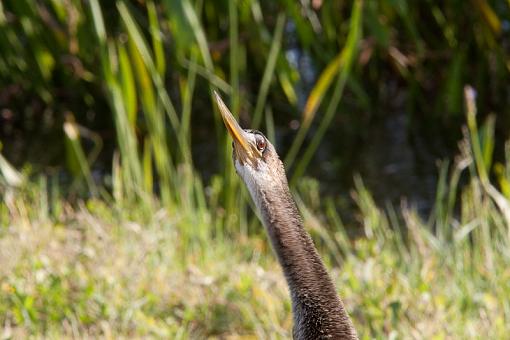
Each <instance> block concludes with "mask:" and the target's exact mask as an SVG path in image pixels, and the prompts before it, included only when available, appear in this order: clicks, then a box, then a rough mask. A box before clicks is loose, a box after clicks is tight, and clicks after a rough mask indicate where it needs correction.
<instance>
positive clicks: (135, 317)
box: [0, 97, 510, 339]
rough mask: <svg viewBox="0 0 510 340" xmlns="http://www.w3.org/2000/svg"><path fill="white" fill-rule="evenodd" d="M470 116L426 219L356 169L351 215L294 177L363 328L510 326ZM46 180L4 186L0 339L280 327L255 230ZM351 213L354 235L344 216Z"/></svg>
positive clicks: (489, 329) (219, 334) (278, 279)
mask: <svg viewBox="0 0 510 340" xmlns="http://www.w3.org/2000/svg"><path fill="white" fill-rule="evenodd" d="M468 98H469V97H468ZM471 104H472V103H471ZM470 114H474V112H471V113H470ZM471 128H476V131H478V128H477V127H476V126H471ZM484 128H485V127H484ZM484 128H480V130H483V129H484ZM488 128H493V125H491V124H489V125H488ZM470 131H471V132H470ZM473 131H474V130H469V129H466V138H465V139H464V141H463V143H462V144H461V150H460V154H459V156H458V157H457V158H456V161H455V162H453V163H452V164H451V165H448V164H444V165H443V167H442V168H441V169H442V172H441V176H440V181H439V185H438V190H437V199H436V203H435V206H434V211H433V213H432V214H431V215H430V216H429V217H428V218H427V219H424V218H423V217H420V216H419V215H418V214H417V212H416V211H415V210H414V209H413V207H412V206H408V205H406V203H405V201H403V203H402V206H401V207H398V208H395V209H384V210H383V209H381V208H379V207H377V206H376V204H375V203H374V201H373V199H372V197H371V195H370V193H369V191H368V190H367V189H366V188H365V187H364V185H363V182H362V180H361V179H360V178H357V179H356V180H355V183H356V187H355V190H354V191H353V192H352V198H353V200H354V202H355V203H356V206H357V208H356V211H357V216H358V218H357V223H356V225H347V226H345V225H344V223H343V222H342V218H341V217H340V216H339V214H338V211H337V210H336V208H335V204H334V203H332V201H331V200H326V201H321V200H320V199H318V197H319V196H320V194H319V192H318V186H317V184H316V182H314V181H313V180H306V181H301V184H300V185H299V186H298V187H297V191H296V192H295V197H296V200H297V202H298V206H299V209H300V210H301V212H302V214H303V216H304V220H305V225H306V228H307V229H308V230H309V231H310V233H311V234H312V236H313V237H314V239H315V242H316V244H317V245H318V247H319V249H320V252H321V253H322V255H323V257H324V258H325V260H326V263H327V265H328V267H329V268H330V271H331V273H332V276H333V278H334V281H335V283H336V286H337V287H338V291H339V294H340V295H341V296H342V297H343V299H344V301H345V303H346V306H347V308H348V309H349V312H350V314H351V315H352V318H353V320H354V323H355V325H356V328H357V329H358V331H359V333H360V336H361V337H362V338H417V339H420V338H478V337H480V336H481V335H483V336H484V337H488V338H491V339H497V338H500V339H503V338H505V337H506V335H507V334H508V324H509V322H510V314H509V313H510V300H509V299H508V296H509V294H510V285H509V282H510V272H509V271H508V269H507V268H509V266H510V252H509V250H508V249H510V247H509V244H510V238H509V235H510V233H509V224H508V221H507V219H506V216H505V215H506V214H507V213H508V212H507V211H505V210H504V209H506V208H505V206H504V205H502V203H501V201H500V200H504V201H505V202H508V200H507V198H506V197H505V198H502V196H503V194H502V193H500V192H499V191H497V190H496V191H495V192H494V191H493V190H495V189H491V186H489V185H490V184H487V183H484V182H483V180H481V177H480V176H479V175H478V171H479V170H480V169H481V168H480V167H483V166H488V165H489V164H488V163H483V159H484V158H480V159H478V158H477V156H476V153H473V152H472V150H474V149H476V148H477V147H476V146H475V145H476V144H477V145H483V144H484V143H486V140H484V139H483V137H481V136H482V135H485V136H490V133H489V134H476V135H474V134H472V132H473ZM489 132H490V131H489ZM484 150H490V148H484ZM486 152H489V151H486ZM479 155H480V156H483V155H484V153H483V152H482V153H481V154H479ZM485 156H486V158H485V159H487V158H490V155H487V154H486V153H485ZM479 162H482V163H479ZM507 166H508V165H507ZM460 178H463V180H464V181H465V184H464V185H462V186H459V179H460ZM53 185H57V186H58V184H55V183H53V184H52V183H47V181H46V180H45V179H44V178H41V180H40V181H37V182H28V183H26V184H25V185H23V186H21V187H18V188H15V187H12V186H9V187H7V189H6V190H5V192H4V202H3V203H2V205H1V206H0V221H1V223H2V225H3V226H4V228H2V230H1V237H0V263H1V266H0V282H1V294H0V315H2V319H1V322H2V336H3V337H4V338H25V337H27V336H44V337H58V338H61V337H97V336H101V337H108V338H109V337H113V338H117V337H146V336H150V337H171V338H182V339H187V338H207V337H216V338H240V337H246V336H255V337H258V338H282V339H283V338H289V337H290V336H291V334H290V331H291V313H290V302H289V297H288V292H287V288H286V284H285V282H284V279H283V276H282V275H281V272H280V269H279V267H278V265H277V263H276V261H275V259H274V256H273V254H272V252H271V249H270V247H269V246H268V242H267V240H266V239H265V237H264V235H263V233H256V234H253V235H250V237H246V235H244V234H242V233H233V234H229V235H224V236H223V237H221V238H219V237H216V236H215V232H216V231H217V230H215V229H213V228H211V221H212V219H213V216H212V215H211V214H212V213H213V210H211V206H210V204H205V206H204V208H203V209H198V210H192V209H189V210H188V209H169V208H167V207H166V205H165V204H164V203H163V201H162V200H156V199H155V198H147V199H148V200H149V202H146V204H145V205H144V207H145V208H144V209H141V208H140V206H139V205H137V204H135V205H132V204H133V203H132V201H131V200H118V201H117V200H105V199H102V198H90V199H88V200H84V201H80V202H79V203H78V204H76V205H70V204H69V203H67V202H66V201H65V200H63V199H62V198H61V197H59V194H58V189H57V190H55V189H52V186H53ZM182 185H186V184H184V183H183V184H182ZM492 188H493V187H492ZM398 215H400V216H401V218H399V217H398ZM356 226H358V227H359V228H361V229H362V234H363V236H357V237H353V236H352V235H350V234H349V233H348V232H347V231H346V230H353V228H356ZM257 227H258V228H261V227H260V226H259V225H257ZM358 234H359V233H358Z"/></svg>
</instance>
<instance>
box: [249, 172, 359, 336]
mask: <svg viewBox="0 0 510 340" xmlns="http://www.w3.org/2000/svg"><path fill="white" fill-rule="evenodd" d="M257 196H258V205H259V210H260V211H261V215H262V216H261V217H262V220H263V223H264V225H265V227H266V230H267V233H268V235H269V238H270V239H271V243H272V246H273V249H274V251H275V253H276V255H277V257H278V261H279V262H280V265H281V267H282V269H283V272H284V275H285V278H286V280H287V283H288V286H289V290H290V294H291V299H292V309H293V312H294V337H295V338H298V339H299V338H306V339H311V338H319V337H322V336H324V335H331V336H332V337H333V338H337V336H341V337H342V339H356V338H357V336H356V332H355V330H354V327H353V325H352V322H351V320H350V318H349V316H348V315H347V312H346V311H345V308H344V306H343V303H342V301H341V300H340V298H339V297H338V295H337V293H336V290H335V286H334V285H333V282H332V281H331V279H330V277H329V275H328V273H327V271H326V268H325V266H324V264H323V262H322V260H321V258H320V256H319V254H318V252H317V250H316V248H315V246H314V244H313V241H312V239H311V237H310V235H309V234H308V233H307V232H306V230H305V229H304V226H303V221H302V219H301V216H300V214H299V212H298V210H297V207H296V204H295V202H294V200H293V198H292V195H291V194H290V191H289V189H288V186H287V184H286V182H285V183H283V185H281V186H279V185H277V186H273V187H271V188H267V189H266V190H260V192H259V193H258V195H257ZM254 198H255V197H254Z"/></svg>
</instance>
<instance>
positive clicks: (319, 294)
mask: <svg viewBox="0 0 510 340" xmlns="http://www.w3.org/2000/svg"><path fill="white" fill-rule="evenodd" d="M215 96H216V100H217V104H218V107H219V110H220V113H221V116H222V118H223V122H224V123H225V126H226V127H227V130H228V132H229V133H230V135H231V136H232V139H233V140H234V142H233V148H234V150H233V160H234V165H235V168H236V170H237V173H238V174H239V175H240V176H241V178H242V179H243V181H244V183H245V184H246V186H247V187H248V190H249V192H250V195H251V197H252V199H253V201H254V202H255V204H256V206H257V208H258V210H259V212H260V217H261V219H262V222H263V224H264V226H265V228H266V231H267V234H268V235H269V238H270V239H271V243H272V246H273V250H274V252H275V253H276V255H277V257H278V261H279V262H280V265H281V267H282V269H283V273H284V275H285V278H286V280H287V284H288V286H289V290H290V296H291V300H292V312H293V315H294V328H293V336H294V338H295V339H357V335H356V331H355V329H354V327H353V325H352V322H351V320H350V318H349V315H348V314H347V312H346V310H345V308H344V305H343V303H342V301H341V300H340V298H339V297H338V295H337V293H336V290H335V286H334V285H333V282H332V281H331V279H330V277H329V275H328V273H327V271H326V268H325V267H324V264H323V263H322V260H321V258H320V256H319V254H318V252H317V250H316V249H315V246H314V244H313V241H312V239H311V237H310V235H309V234H308V233H307V232H306V230H305V229H304V227H303V221H302V219H301V216H300V214H299V212H298V209H297V207H296V203H295V202H294V200H293V198H292V195H291V193H290V190H289V185H288V184H287V177H286V175H285V169H284V167H283V163H282V162H281V161H280V158H279V157H278V155H277V153H276V151H275V148H274V147H273V145H272V144H271V143H270V142H269V141H268V140H267V138H266V137H265V136H264V135H263V134H262V133H260V132H259V131H255V130H243V129H242V128H241V127H240V126H239V124H238V123H237V121H236V120H235V118H234V117H233V116H232V114H231V113H230V111H229V110H228V108H227V107H226V105H225V104H224V103H223V101H222V100H221V98H220V96H219V95H218V94H217V93H216V92H215Z"/></svg>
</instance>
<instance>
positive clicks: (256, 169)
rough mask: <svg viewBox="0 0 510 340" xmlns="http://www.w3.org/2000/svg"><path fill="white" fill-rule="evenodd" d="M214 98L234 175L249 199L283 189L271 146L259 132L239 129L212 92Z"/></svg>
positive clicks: (282, 173)
mask: <svg viewBox="0 0 510 340" xmlns="http://www.w3.org/2000/svg"><path fill="white" fill-rule="evenodd" d="M214 94H215V97H216V102H217V104H218V108H219V110H220V114H221V117H222V119H223V122H224V123H225V126H226V127H227V130H228V132H229V134H230V136H231V137H232V139H233V143H232V146H233V152H232V157H233V160H234V165H235V168H236V171H237V173H238V174H239V175H240V176H241V178H242V179H243V181H244V182H245V184H246V185H247V186H248V189H249V190H250V192H251V194H252V196H253V195H254V193H255V192H260V189H267V188H271V187H274V186H277V187H281V186H282V185H283V186H284V187H286V186H287V177H286V175H285V169H284V168H283V163H282V162H281V161H280V158H279V157H278V154H277V153H276V150H275V148H274V146H273V145H272V144H271V143H270V142H269V140H268V139H267V138H266V136H264V135H263V134H262V133H261V132H259V131H257V130H249V129H242V128H241V127H240V126H239V124H238V123H237V121H236V120H235V118H234V116H233V115H232V113H230V111H229V109H228V108H227V106H226V105H225V103H223V101H222V100H221V97H220V96H219V95H218V93H216V91H215V92H214ZM254 199H255V197H254ZM255 201H256V199H255Z"/></svg>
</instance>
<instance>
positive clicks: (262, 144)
mask: <svg viewBox="0 0 510 340" xmlns="http://www.w3.org/2000/svg"><path fill="white" fill-rule="evenodd" d="M255 141H256V143H257V149H258V150H259V151H264V150H265V149H266V140H265V138H264V137H262V136H259V135H257V136H256V137H255Z"/></svg>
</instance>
